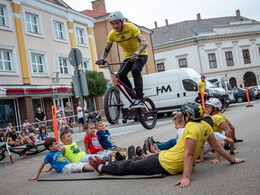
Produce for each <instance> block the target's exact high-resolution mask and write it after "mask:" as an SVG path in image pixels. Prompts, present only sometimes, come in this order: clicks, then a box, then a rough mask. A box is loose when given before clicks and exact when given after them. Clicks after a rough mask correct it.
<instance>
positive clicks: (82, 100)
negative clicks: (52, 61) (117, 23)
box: [74, 50, 86, 124]
mask: <svg viewBox="0 0 260 195" xmlns="http://www.w3.org/2000/svg"><path fill="white" fill-rule="evenodd" d="M74 55H75V56H76V50H74ZM75 60H76V64H77V65H76V68H77V70H76V73H77V74H78V76H79V77H78V78H79V88H80V93H81V94H80V97H79V98H80V102H81V106H82V113H83V122H84V123H83V124H85V123H86V116H85V109H84V108H85V107H84V99H83V95H82V94H83V90H82V85H81V82H80V70H81V69H80V70H79V68H78V66H79V63H78V61H77V58H75Z"/></svg>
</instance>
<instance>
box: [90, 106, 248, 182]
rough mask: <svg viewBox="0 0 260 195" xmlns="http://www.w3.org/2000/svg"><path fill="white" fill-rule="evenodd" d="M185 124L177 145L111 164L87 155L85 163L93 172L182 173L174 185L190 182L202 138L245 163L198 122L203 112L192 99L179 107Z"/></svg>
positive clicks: (235, 161) (224, 154) (234, 161)
mask: <svg viewBox="0 0 260 195" xmlns="http://www.w3.org/2000/svg"><path fill="white" fill-rule="evenodd" d="M181 112H182V114H183V115H184V121H185V123H186V126H185V130H184V132H183V134H182V136H181V137H180V138H179V141H178V142H177V144H176V145H175V146H174V147H173V148H171V149H170V150H164V151H161V152H160V153H159V154H156V155H151V156H148V157H146V158H142V159H141V160H125V161H119V162H117V161H116V162H111V163H103V164H102V163H100V162H98V161H97V160H95V159H94V158H92V157H89V163H90V165H91V166H92V168H93V169H94V171H95V172H96V173H98V174H99V175H101V174H102V173H107V174H111V175H130V174H139V175H153V174H166V175H169V174H172V175H175V174H178V173H181V172H183V174H182V175H183V176H182V179H181V180H179V181H178V182H177V183H176V184H175V185H180V186H181V187H187V186H189V185H190V175H191V171H192V167H193V163H194V161H195V160H196V159H197V158H198V157H199V155H200V153H201V152H202V149H203V147H204V144H205V142H206V141H208V142H209V144H210V145H211V147H212V148H213V149H214V150H216V151H217V152H218V153H219V154H220V155H221V156H223V157H224V158H225V159H226V160H228V161H229V162H230V163H231V164H237V163H241V162H245V160H244V159H238V158H236V159H233V158H232V157H231V156H230V155H229V154H228V153H227V152H226V151H225V150H224V149H223V148H222V147H221V146H220V145H219V144H218V143H217V141H216V138H215V136H214V134H213V130H212V127H211V126H210V125H209V124H207V123H206V122H204V121H201V119H202V116H203V114H204V111H203V109H202V106H201V105H200V104H198V103H196V102H188V103H186V104H185V105H184V106H182V108H181Z"/></svg>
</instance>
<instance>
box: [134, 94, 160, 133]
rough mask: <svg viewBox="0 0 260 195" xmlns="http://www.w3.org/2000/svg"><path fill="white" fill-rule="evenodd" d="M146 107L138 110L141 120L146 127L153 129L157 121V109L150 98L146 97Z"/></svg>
mask: <svg viewBox="0 0 260 195" xmlns="http://www.w3.org/2000/svg"><path fill="white" fill-rule="evenodd" d="M144 105H145V107H144V108H141V109H139V110H138V115H139V120H140V122H141V124H142V125H143V127H144V128H146V129H152V128H154V127H155V125H156V123H157V110H156V108H155V105H154V103H153V101H152V100H151V99H150V98H147V97H145V98H144Z"/></svg>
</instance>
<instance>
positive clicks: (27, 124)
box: [23, 118, 31, 131]
mask: <svg viewBox="0 0 260 195" xmlns="http://www.w3.org/2000/svg"><path fill="white" fill-rule="evenodd" d="M30 125H31V123H29V122H28V119H27V118H26V119H24V123H23V131H25V127H28V129H29V130H30Z"/></svg>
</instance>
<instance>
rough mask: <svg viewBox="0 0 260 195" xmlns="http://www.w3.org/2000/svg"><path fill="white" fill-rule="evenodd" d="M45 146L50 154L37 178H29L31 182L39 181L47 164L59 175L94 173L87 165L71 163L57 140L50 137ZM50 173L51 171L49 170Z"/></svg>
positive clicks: (46, 157) (41, 166)
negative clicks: (60, 148)
mask: <svg viewBox="0 0 260 195" xmlns="http://www.w3.org/2000/svg"><path fill="white" fill-rule="evenodd" d="M44 146H45V148H46V149H47V150H49V151H50V152H49V153H48V154H47V155H46V156H45V159H44V161H43V162H42V163H41V165H40V167H39V168H38V171H37V173H36V176H35V177H31V178H29V181H33V180H36V179H38V177H39V176H40V174H41V172H42V169H43V168H44V166H45V165H46V164H48V163H49V164H50V165H51V167H52V168H54V169H55V170H56V172H57V173H63V174H65V173H82V172H83V171H93V169H92V168H91V167H90V166H89V165H88V164H86V163H70V162H69V161H68V160H66V158H64V156H63V155H62V153H61V150H59V146H58V143H57V140H56V138H54V137H48V138H46V139H45V141H44ZM48 171H50V170H48Z"/></svg>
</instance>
